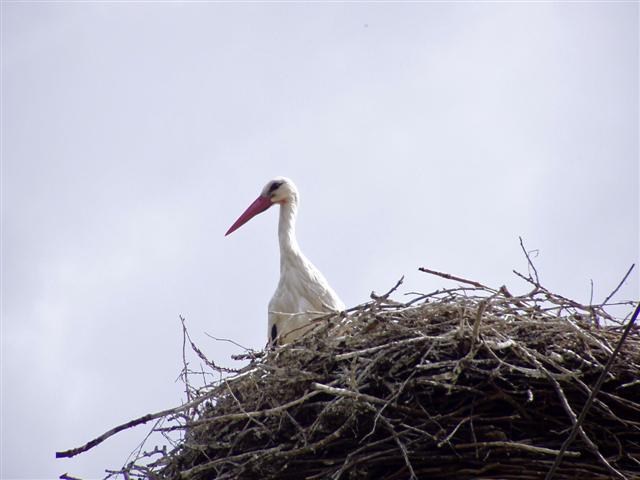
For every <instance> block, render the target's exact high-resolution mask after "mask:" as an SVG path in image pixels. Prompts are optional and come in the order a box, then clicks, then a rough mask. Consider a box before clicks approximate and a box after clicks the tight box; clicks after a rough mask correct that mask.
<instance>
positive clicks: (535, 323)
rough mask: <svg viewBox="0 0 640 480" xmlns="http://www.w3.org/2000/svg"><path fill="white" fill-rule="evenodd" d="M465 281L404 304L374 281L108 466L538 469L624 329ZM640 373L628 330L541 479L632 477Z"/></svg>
mask: <svg viewBox="0 0 640 480" xmlns="http://www.w3.org/2000/svg"><path fill="white" fill-rule="evenodd" d="M432 273H433V272H432ZM530 280H531V279H530ZM468 283H470V284H472V286H471V287H468V288H463V287H460V288H455V289H451V290H444V291H442V290H441V291H438V292H435V293H433V294H428V295H421V296H418V297H415V298H414V299H413V300H411V301H410V302H406V303H398V302H395V301H392V300H390V298H389V294H386V295H382V296H374V295H373V294H372V301H371V302H368V303H366V304H364V305H361V306H359V307H356V308H354V309H351V311H348V312H346V313H342V314H341V315H335V316H328V317H324V318H321V319H319V320H318V321H317V325H318V326H317V328H316V329H315V331H313V332H312V333H310V334H308V335H306V336H305V337H303V338H302V339H301V340H300V341H298V342H296V343H293V344H289V345H286V346H284V347H279V348H277V349H275V350H267V351H264V352H249V353H248V354H246V357H247V358H249V359H250V360H251V361H250V363H249V365H248V366H247V367H246V368H244V369H241V370H239V371H238V372H236V373H233V374H230V375H229V374H227V375H220V376H219V379H218V380H216V381H214V382H211V383H209V384H208V385H205V386H203V387H201V388H195V387H190V389H189V402H188V403H187V404H185V405H184V406H183V407H180V408H177V409H174V411H172V413H171V414H170V415H166V417H165V422H164V423H163V424H162V425H157V426H156V430H158V431H162V432H164V433H167V432H175V431H179V432H181V437H180V440H179V441H178V442H177V443H175V445H174V448H173V450H172V451H168V452H167V451H166V450H159V449H156V450H154V451H153V452H147V453H145V454H141V455H140V458H139V459H138V461H134V462H132V463H130V464H129V465H128V466H127V467H126V468H125V469H124V470H123V471H122V472H120V473H123V472H124V473H126V474H127V476H128V477H130V476H139V477H144V478H153V479H193V480H201V479H202V480H204V479H214V478H215V479H254V478H255V479H268V478H273V479H296V480H299V479H389V480H390V479H409V478H420V479H422V478H428V479H432V480H436V479H471V478H474V479H475V478H482V479H541V478H545V475H546V474H547V473H548V472H549V470H550V469H551V467H552V465H553V463H554V461H555V460H556V458H557V456H558V454H559V451H560V449H561V447H562V444H563V442H565V440H566V439H567V437H568V436H569V434H570V431H571V430H572V428H573V427H574V425H575V424H576V422H577V420H578V416H579V413H580V411H581V410H582V408H583V406H584V405H585V402H586V401H587V399H588V398H589V396H590V395H591V394H592V392H593V389H594V384H595V383H596V381H597V379H598V377H599V376H600V374H601V373H602V372H603V369H604V368H605V364H606V363H607V361H608V359H609V358H610V357H611V355H612V353H613V351H614V349H615V347H616V344H617V342H618V340H619V339H620V336H621V331H622V327H621V326H620V324H619V323H618V324H615V323H611V321H610V320H611V319H610V318H607V314H606V313H605V312H604V310H603V309H602V308H601V307H600V306H593V305H591V306H582V305H579V304H577V303H576V302H572V301H570V300H568V299H565V298H563V297H560V296H557V295H553V294H551V293H550V292H549V291H547V290H546V289H544V288H542V287H540V285H539V284H537V283H535V284H534V289H533V291H532V292H531V293H529V294H527V295H522V296H512V295H511V294H510V293H509V292H508V291H507V290H506V288H504V287H503V288H502V289H500V290H495V289H490V288H487V287H484V286H482V285H480V284H476V283H475V282H468ZM390 293H391V292H390ZM601 320H604V322H603V325H604V326H600V325H599V324H600V322H601ZM210 366H212V367H214V368H217V367H215V366H213V365H212V364H210ZM639 372H640V333H639V332H638V330H637V329H633V330H632V331H631V334H630V335H629V337H627V339H626V342H625V343H624V345H623V346H622V349H621V350H620V351H619V353H618V354H617V356H616V358H615V360H614V362H613V363H612V364H611V366H610V369H609V371H608V373H607V375H606V378H605V381H604V383H603V384H602V388H601V389H600V391H599V392H598V394H597V395H596V396H595V401H594V402H593V405H592V406H591V408H590V410H589V411H588V414H587V415H586V417H585V418H584V421H583V422H582V425H581V427H580V428H577V429H576V431H577V436H576V439H575V441H573V442H572V443H571V444H570V445H569V446H568V448H567V450H566V452H565V453H564V456H563V459H562V462H561V463H560V465H559V468H558V469H557V470H556V471H555V474H554V476H553V478H555V479H576V478H585V479H599V478H602V479H604V478H629V479H631V478H640V403H639V402H640V379H639V375H638V374H639ZM143 460H144V461H143Z"/></svg>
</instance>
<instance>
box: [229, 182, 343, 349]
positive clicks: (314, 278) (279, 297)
mask: <svg viewBox="0 0 640 480" xmlns="http://www.w3.org/2000/svg"><path fill="white" fill-rule="evenodd" d="M299 204H300V195H299V193H298V189H297V187H296V185H295V184H294V183H293V181H292V180H291V179H289V178H286V177H275V178H273V179H272V180H270V181H269V182H268V183H267V184H266V185H265V186H264V188H263V189H262V191H261V192H260V195H259V196H258V198H257V199H256V200H254V202H253V203H252V204H251V205H249V207H248V208H247V209H246V210H245V211H244V213H243V214H242V215H240V217H238V219H237V220H236V221H235V223H234V224H233V225H231V227H230V228H229V230H228V231H227V233H226V234H225V237H226V236H227V235H229V234H231V233H232V232H234V231H235V230H237V229H238V228H240V227H241V226H242V225H244V224H245V223H247V222H248V221H249V220H251V219H252V218H253V217H255V216H256V215H258V214H259V213H262V212H264V211H265V210H267V209H269V208H270V207H272V206H273V205H279V206H280V218H279V222H278V240H279V244H280V280H279V281H278V286H277V288H276V291H275V293H274V294H273V297H272V298H271V300H270V301H269V307H268V325H267V337H268V339H269V345H270V346H272V347H275V346H279V345H285V344H287V343H290V342H292V341H294V340H296V339H297V338H300V337H302V336H303V335H304V334H306V333H307V332H308V331H310V330H311V329H313V327H314V325H313V324H312V323H311V321H312V320H313V319H314V318H317V317H318V316H320V315H323V314H327V313H330V312H341V311H344V309H345V305H344V303H343V302H342V300H340V298H339V297H338V295H337V294H336V292H335V291H334V290H333V288H331V286H330V285H329V282H327V280H326V279H325V277H324V275H322V273H320V270H318V269H317V268H316V267H315V266H314V265H313V263H311V261H309V259H307V257H306V256H305V255H304V254H303V253H302V250H300V247H299V245H298V241H297V239H296V232H295V225H296V217H297V215H298V206H299Z"/></svg>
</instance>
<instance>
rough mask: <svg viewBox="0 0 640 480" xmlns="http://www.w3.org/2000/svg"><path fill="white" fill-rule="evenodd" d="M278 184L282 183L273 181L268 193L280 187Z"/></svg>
mask: <svg viewBox="0 0 640 480" xmlns="http://www.w3.org/2000/svg"><path fill="white" fill-rule="evenodd" d="M280 185H282V182H273V183H272V184H271V186H270V187H269V193H273V192H275V191H276V190H277V189H278V188H279V187H280Z"/></svg>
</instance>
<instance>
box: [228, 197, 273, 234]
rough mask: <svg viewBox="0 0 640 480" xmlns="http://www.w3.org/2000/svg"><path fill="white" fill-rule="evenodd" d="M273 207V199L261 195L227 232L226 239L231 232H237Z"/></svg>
mask: <svg viewBox="0 0 640 480" xmlns="http://www.w3.org/2000/svg"><path fill="white" fill-rule="evenodd" d="M271 205H273V203H271V199H269V198H268V197H263V196H262V195H260V196H259V197H258V198H256V199H255V200H254V202H253V203H252V204H251V205H249V208H247V209H246V210H245V211H244V213H243V214H242V215H240V218H238V219H237V220H236V223H234V224H233V225H231V228H230V229H229V230H227V233H225V234H224V236H225V237H226V236H227V235H229V234H230V233H231V232H234V231H236V230H237V229H239V228H240V227H241V226H242V225H244V224H245V223H247V222H248V221H249V220H251V219H252V218H253V217H255V216H256V215H258V214H259V213H262V212H264V211H265V210H266V209H267V208H269V207H270V206H271Z"/></svg>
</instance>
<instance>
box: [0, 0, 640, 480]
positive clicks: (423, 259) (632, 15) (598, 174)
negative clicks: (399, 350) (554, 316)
mask: <svg viewBox="0 0 640 480" xmlns="http://www.w3.org/2000/svg"><path fill="white" fill-rule="evenodd" d="M1 14H2V21H1V22H2V23H1V27H2V37H1V47H2V49H1V50H2V60H1V67H2V86H1V121H2V124H1V135H2V138H1V140H2V142H1V143H2V146H1V152H0V153H1V167H2V170H1V173H2V195H1V200H2V209H1V213H2V238H1V239H2V250H1V260H2V269H1V274H2V282H1V286H2V292H1V293H2V309H1V314H2V316H1V320H2V321H1V333H2V344H1V345H2V352H1V366H2V372H1V373H2V378H1V387H2V388H1V390H2V392H1V424H0V430H1V445H0V452H1V458H0V465H1V466H0V477H1V478H2V479H44V478H55V477H56V476H58V475H60V474H62V473H65V472H68V473H69V474H71V475H75V476H80V477H83V478H100V477H102V476H103V475H104V470H105V469H111V468H117V467H119V466H121V465H122V464H123V463H124V461H125V459H126V457H127V455H128V454H129V452H131V451H132V450H133V449H134V448H135V447H136V446H137V444H138V443H139V442H140V441H142V440H143V439H144V437H145V435H146V433H147V431H148V428H147V427H139V428H138V429H136V430H132V431H127V432H124V433H122V434H119V435H118V436H116V437H113V438H111V439H109V440H107V441H106V442H105V443H104V444H102V445H100V446H98V447H96V448H95V449H93V450H92V451H90V452H87V453H85V454H82V455H80V456H78V457H76V458H73V459H66V460H56V459H55V458H54V452H55V451H57V450H65V449H69V448H72V447H76V446H79V445H81V444H84V443H85V442H87V441H88V440H90V439H92V438H94V437H95V436H98V435H99V434H101V433H103V432H104V431H106V430H108V429H110V428H111V427H113V426H115V425H118V424H120V423H124V422H126V421H128V420H130V419H132V418H135V417H138V416H141V415H144V414H146V413H151V412H154V411H157V410H162V409H165V408H169V407H172V406H176V405H178V404H179V403H180V402H181V401H183V400H184V394H183V389H182V385H181V384H180V382H179V381H176V379H177V377H178V375H179V373H180V370H181V368H182V333H181V326H180V321H179V315H183V316H184V317H185V319H186V323H187V326H188V328H189V331H190V333H191V336H192V338H193V339H194V341H195V342H196V343H197V344H198V345H199V346H200V348H201V349H202V350H203V351H204V352H205V353H206V354H207V355H208V356H209V357H210V358H211V359H213V360H214V361H215V362H216V363H219V364H222V365H226V366H230V367H238V366H240V365H239V364H238V362H235V361H233V360H231V358H230V355H232V354H234V353H239V352H241V351H242V349H240V348H239V347H236V346H234V345H233V344H231V343H229V342H221V341H216V340H213V339H212V338H211V337H209V336H208V335H207V334H209V335H212V336H215V337H221V338H227V339H233V340H234V341H236V342H237V343H239V344H241V345H243V346H245V347H247V348H254V349H259V348H261V347H263V346H264V344H265V342H266V330H267V303H268V301H269V299H270V297H271V295H272V293H273V291H274V290H275V287H276V285H277V281H278V275H279V272H278V268H279V260H278V247H277V235H276V231H277V212H276V208H272V209H271V210H268V211H267V212H265V213H264V214H262V215H259V216H258V217H256V218H254V219H253V220H252V221H251V222H249V223H248V224H246V225H245V226H243V227H242V228H241V229H240V230H238V231H237V232H235V233H233V235H230V236H229V237H226V238H225V237H224V233H225V232H226V230H227V228H228V227H229V226H230V225H231V224H232V223H233V221H234V220H235V219H236V218H237V217H238V216H239V215H240V213H242V212H243V211H244V209H245V208H246V207H247V206H248V205H249V203H251V201H253V200H254V199H255V197H256V196H257V195H258V194H259V192H260V190H261V189H262V187H263V186H264V184H265V183H267V181H268V180H269V179H270V178H272V177H274V176H277V175H284V176H287V177H290V178H292V179H293V180H294V181H295V182H296V184H297V186H298V189H299V190H300V196H301V205H300V211H299V218H298V228H297V234H298V240H299V243H300V245H301V247H302V249H303V251H304V252H305V254H306V255H307V256H308V257H309V258H310V259H311V260H312V261H313V263H314V264H315V265H316V266H317V267H318V268H319V269H320V270H321V271H322V272H323V273H324V275H325V276H326V277H327V279H328V280H329V282H330V283H331V285H332V286H333V287H334V289H335V290H336V291H337V292H338V294H339V295H340V296H341V298H342V299H343V301H344V302H345V303H346V304H347V306H354V305H357V304H359V303H362V302H364V301H366V300H367V299H368V298H369V294H370V293H371V291H376V292H384V291H386V290H388V289H389V288H390V287H392V286H393V285H394V284H395V282H396V281H397V280H398V279H399V278H400V277H401V276H402V275H404V276H405V282H404V284H403V286H402V287H401V289H400V290H399V292H398V294H397V297H398V298H399V299H402V298H407V297H404V296H403V295H404V294H405V293H407V292H412V291H420V292H428V291H432V290H435V289H437V288H441V287H450V286H452V285H455V284H454V283H452V282H448V281H446V280H444V279H441V278H438V277H433V276H429V275H426V274H424V273H421V272H419V271H418V267H421V266H424V267H428V268H431V269H434V270H439V271H444V272H448V273H451V274H454V275H458V276H462V277H465V278H468V279H473V280H477V281H480V282H482V283H484V284H487V285H491V286H494V287H499V286H500V285H503V284H506V285H507V286H508V287H509V289H510V290H511V291H512V292H514V293H521V292H525V291H527V290H528V289H527V286H526V285H525V284H523V282H521V281H519V280H518V279H517V278H516V277H515V276H514V275H513V273H512V270H513V269H517V270H519V271H523V272H526V260H525V258H524V256H523V254H522V252H521V250H520V245H519V241H518V237H522V238H523V241H524V243H525V245H526V247H527V249H529V250H535V251H536V253H534V254H533V255H534V257H535V258H534V261H535V262H536V266H537V269H538V271H539V273H540V279H541V281H542V283H543V284H544V285H545V286H546V287H547V288H549V289H551V290H553V291H555V292H557V293H560V294H562V295H565V296H569V297H572V298H574V299H575V300H577V301H581V302H589V301H590V298H591V296H592V295H593V299H594V301H596V302H597V301H602V300H603V299H604V298H605V297H606V296H607V295H608V294H609V293H610V292H611V291H612V290H613V289H614V287H615V286H616V285H617V284H618V282H619V281H620V280H621V279H622V276H623V275H624V273H625V272H626V270H627V269H628V268H629V266H630V265H631V264H632V263H637V262H638V260H639V257H640V254H639V246H640V235H639V216H640V214H639V198H638V186H639V185H638V183H639V167H638V158H639V151H638V127H639V124H638V117H639V115H638V105H639V98H638V88H639V87H638V85H639V78H638V67H639V65H638V53H639V52H638V43H639V42H638V35H639V28H638V4H637V3H636V2H617V3H614V2H571V3H569V2H564V3H563V2H553V3H552V2H544V3H525V2H519V3H509V2H495V3H453V2H451V3H426V2H425V3H401V4H399V3H393V4H392V3H384V2H380V3H366V2H363V3H355V2H334V3H324V4H320V3H316V2H308V3H212V2H210V3H205V2H198V3H196V2H191V3H170V2H165V3H153V2H118V3H116V2H73V3H72V2H53V1H52V2H29V1H21V2H11V1H3V2H2V5H1ZM637 272H638V269H636V271H635V272H634V273H633V274H632V275H631V276H630V278H629V281H628V282H627V283H626V284H625V285H624V286H623V287H622V288H621V290H620V292H619V294H618V295H617V297H616V298H617V299H618V300H634V299H636V300H637V299H638V298H639V297H640V293H639V282H638V273H637ZM591 282H593V293H592V292H591ZM623 313H624V312H623ZM191 361H192V362H193V363H192V366H195V365H197V362H196V361H195V360H194V359H192V360H191Z"/></svg>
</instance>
